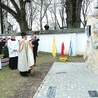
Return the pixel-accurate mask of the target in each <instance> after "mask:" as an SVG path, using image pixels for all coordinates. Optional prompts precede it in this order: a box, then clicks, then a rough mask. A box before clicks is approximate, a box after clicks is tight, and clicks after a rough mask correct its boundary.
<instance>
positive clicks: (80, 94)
mask: <svg viewBox="0 0 98 98" xmlns="http://www.w3.org/2000/svg"><path fill="white" fill-rule="evenodd" d="M33 98H98V75H96V74H94V73H93V72H91V71H90V70H89V69H87V67H86V64H85V63H84V62H55V63H54V64H53V66H52V67H51V69H50V70H49V72H48V74H47V75H46V77H45V79H44V80H43V82H42V84H41V85H40V87H39V89H38V91H37V92H36V93H35V95H34V97H33Z"/></svg>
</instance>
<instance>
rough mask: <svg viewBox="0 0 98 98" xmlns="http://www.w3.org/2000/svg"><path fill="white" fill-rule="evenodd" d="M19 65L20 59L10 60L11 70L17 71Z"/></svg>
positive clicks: (13, 58)
mask: <svg viewBox="0 0 98 98" xmlns="http://www.w3.org/2000/svg"><path fill="white" fill-rule="evenodd" d="M17 65H18V57H11V58H9V68H11V69H12V70H13V69H17Z"/></svg>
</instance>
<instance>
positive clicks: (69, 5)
mask: <svg viewBox="0 0 98 98" xmlns="http://www.w3.org/2000/svg"><path fill="white" fill-rule="evenodd" d="M82 1H83V0H66V14H67V19H66V22H67V28H80V23H81V20H80V17H81V16H80V15H81V5H82Z"/></svg>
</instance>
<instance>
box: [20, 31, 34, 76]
mask: <svg viewBox="0 0 98 98" xmlns="http://www.w3.org/2000/svg"><path fill="white" fill-rule="evenodd" d="M21 36H22V39H21V40H20V41H19V55H18V70H19V71H20V74H21V75H22V76H28V75H29V73H31V70H33V69H34V56H33V48H32V43H31V42H30V41H27V36H26V33H25V32H23V33H22V34H21Z"/></svg>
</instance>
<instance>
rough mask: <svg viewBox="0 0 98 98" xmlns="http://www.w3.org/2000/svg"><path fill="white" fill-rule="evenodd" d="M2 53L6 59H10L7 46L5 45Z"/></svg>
mask: <svg viewBox="0 0 98 98" xmlns="http://www.w3.org/2000/svg"><path fill="white" fill-rule="evenodd" d="M2 53H3V55H4V56H3V57H4V58H8V57H9V52H8V47H7V45H4V47H3V49H2Z"/></svg>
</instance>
